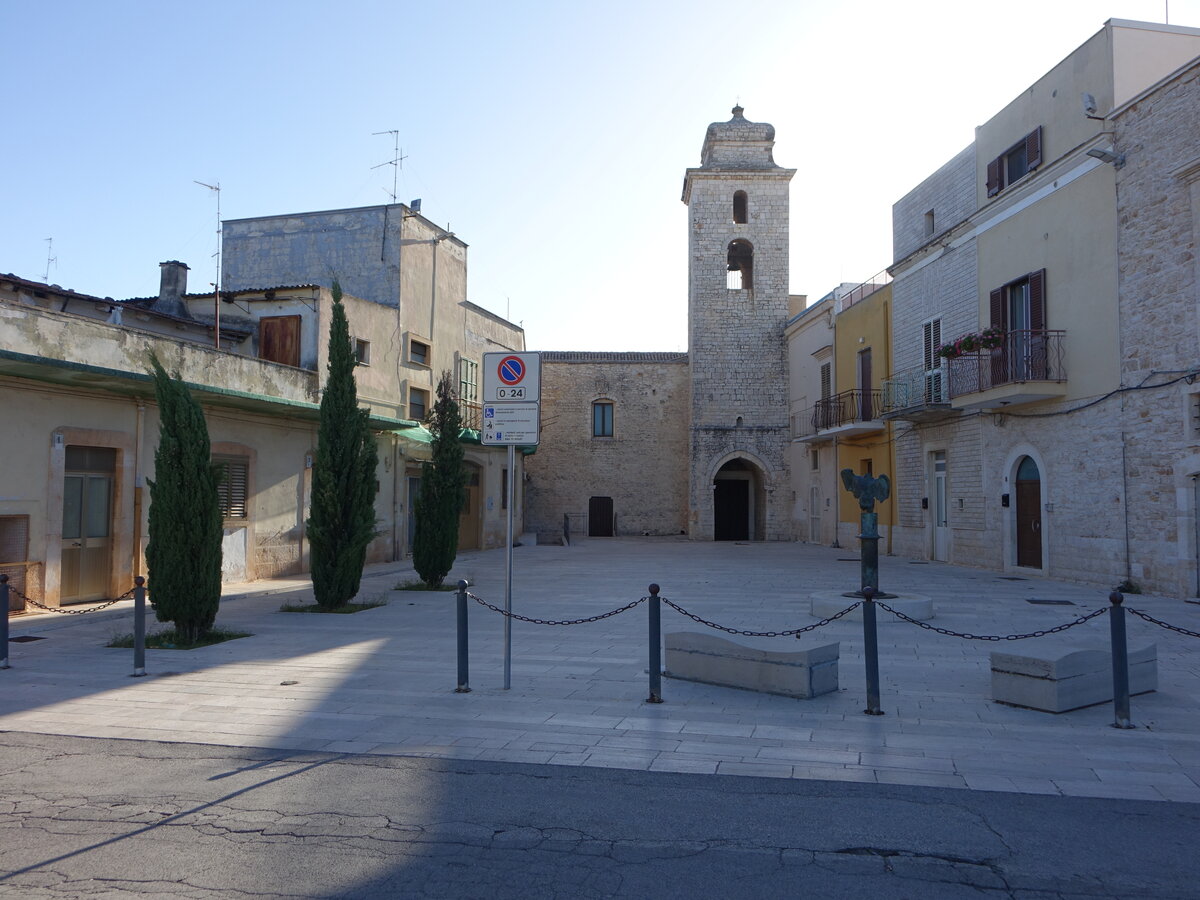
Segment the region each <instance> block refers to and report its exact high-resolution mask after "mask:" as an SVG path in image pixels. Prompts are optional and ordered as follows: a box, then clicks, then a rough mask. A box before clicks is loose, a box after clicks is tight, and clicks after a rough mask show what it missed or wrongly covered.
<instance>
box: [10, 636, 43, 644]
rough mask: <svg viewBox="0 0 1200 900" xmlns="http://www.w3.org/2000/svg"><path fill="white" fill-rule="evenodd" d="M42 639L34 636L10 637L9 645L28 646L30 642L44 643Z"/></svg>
mask: <svg viewBox="0 0 1200 900" xmlns="http://www.w3.org/2000/svg"><path fill="white" fill-rule="evenodd" d="M44 640H45V638H44V637H39V636H38V635H36V634H19V635H17V636H16V637H10V638H9V639H8V642H9V643H10V644H28V643H29V642H30V641H44Z"/></svg>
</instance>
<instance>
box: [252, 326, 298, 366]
mask: <svg viewBox="0 0 1200 900" xmlns="http://www.w3.org/2000/svg"><path fill="white" fill-rule="evenodd" d="M258 356H259V359H266V360H269V361H271V362H277V363H283V364H284V365H285V366H296V367H299V365H300V317H299V316H265V317H263V318H261V319H259V320H258Z"/></svg>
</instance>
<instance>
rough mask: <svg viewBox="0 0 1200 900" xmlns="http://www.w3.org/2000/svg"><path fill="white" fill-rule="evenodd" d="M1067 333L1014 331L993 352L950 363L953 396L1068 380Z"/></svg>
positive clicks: (976, 354) (1042, 330)
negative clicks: (1016, 385)
mask: <svg viewBox="0 0 1200 900" xmlns="http://www.w3.org/2000/svg"><path fill="white" fill-rule="evenodd" d="M1065 336H1066V332H1065V331H1046V330H1045V329H1041V330H1037V331H1034V330H1024V331H1010V332H1008V333H1007V334H1006V335H1005V336H1004V343H1003V344H1001V345H1000V346H999V347H996V348H995V349H992V350H980V351H979V352H977V353H965V354H963V355H962V356H959V357H955V358H954V359H951V360H949V363H950V367H949V368H950V396H951V397H962V396H964V395H966V394H977V393H980V392H982V391H987V390H991V389H992V388H994V387H1000V386H1001V385H1005V384H1019V383H1022V382H1027V381H1059V382H1061V381H1066V380H1067V371H1066V365H1065V364H1064V346H1063V342H1064V338H1065Z"/></svg>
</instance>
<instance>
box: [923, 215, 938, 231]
mask: <svg viewBox="0 0 1200 900" xmlns="http://www.w3.org/2000/svg"><path fill="white" fill-rule="evenodd" d="M936 230H937V224H936V222H935V220H934V217H933V210H932V209H931V210H929V212H927V213H925V237H933V235H934V232H935V231H936Z"/></svg>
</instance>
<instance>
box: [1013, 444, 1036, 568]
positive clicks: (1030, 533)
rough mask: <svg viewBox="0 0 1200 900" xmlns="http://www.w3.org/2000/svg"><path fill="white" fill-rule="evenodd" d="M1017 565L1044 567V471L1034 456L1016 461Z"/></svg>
mask: <svg viewBox="0 0 1200 900" xmlns="http://www.w3.org/2000/svg"><path fill="white" fill-rule="evenodd" d="M1017 565H1018V566H1029V567H1030V568H1031V569H1040V568H1041V567H1042V473H1041V472H1039V471H1038V466H1037V463H1036V462H1034V461H1033V457H1031V456H1026V457H1023V458H1022V459H1021V462H1020V463H1019V464H1018V465H1017Z"/></svg>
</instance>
